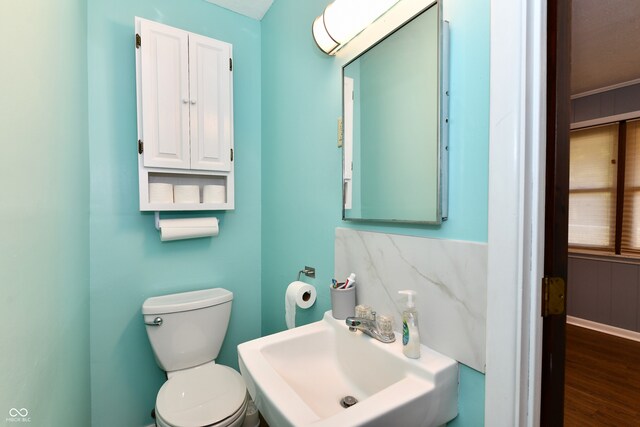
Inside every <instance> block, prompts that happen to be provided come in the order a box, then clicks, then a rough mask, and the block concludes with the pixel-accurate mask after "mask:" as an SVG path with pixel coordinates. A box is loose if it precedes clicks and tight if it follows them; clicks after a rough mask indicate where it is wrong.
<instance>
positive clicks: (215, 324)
mask: <svg viewBox="0 0 640 427" xmlns="http://www.w3.org/2000/svg"><path fill="white" fill-rule="evenodd" d="M232 300H233V294H232V293H231V292H230V291H228V290H226V289H222V288H214V289H204V290H201V291H192V292H183V293H179V294H171V295H163V296H158V297H152V298H148V299H147V300H145V302H144V303H143V304H142V314H143V317H144V322H145V325H146V326H145V327H146V329H147V335H148V336H149V341H150V342H151V347H152V348H153V352H154V354H155V357H156V361H157V362H158V365H159V366H160V367H161V368H162V369H163V370H165V371H167V372H172V371H177V370H180V369H186V368H191V367H194V366H198V365H201V364H203V363H206V362H210V361H212V360H215V358H216V357H218V353H219V352H220V347H221V346H222V342H223V341H224V336H225V334H226V333H227V326H228V325H229V317H230V315H231V301H232Z"/></svg>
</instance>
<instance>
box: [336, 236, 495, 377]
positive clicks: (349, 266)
mask: <svg viewBox="0 0 640 427" xmlns="http://www.w3.org/2000/svg"><path fill="white" fill-rule="evenodd" d="M351 272H354V273H356V275H357V279H356V298H357V303H358V304H368V305H370V306H371V307H373V309H374V310H375V311H377V312H378V313H379V314H390V315H393V317H394V322H395V323H394V329H395V330H396V331H398V332H399V331H400V329H401V326H400V325H401V324H402V322H401V313H402V310H403V308H404V300H405V298H404V297H402V296H401V295H399V294H398V291H400V290H403V289H413V290H414V291H416V292H417V294H418V295H417V301H416V308H417V310H418V316H419V318H418V320H419V327H420V341H421V342H422V343H423V344H425V345H427V346H429V347H431V348H433V349H434V350H437V351H439V352H440V353H443V354H445V355H447V356H449V357H452V358H454V359H456V360H457V361H459V362H461V363H464V364H465V365H467V366H470V367H471V368H473V369H476V370H478V371H480V372H484V371H485V336H486V307H487V245H486V244H485V243H476V242H466V241H457V240H442V239H431V238H425V237H415V236H402V235H396V234H385V233H373V232H367V231H358V230H353V229H347V228H336V240H335V277H336V278H337V279H339V280H341V279H343V278H346V277H347V276H348V275H349V273H351Z"/></svg>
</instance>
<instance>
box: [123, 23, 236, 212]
mask: <svg viewBox="0 0 640 427" xmlns="http://www.w3.org/2000/svg"><path fill="white" fill-rule="evenodd" d="M135 26H136V86H137V99H138V153H139V154H138V156H139V159H138V167H139V176H140V210H143V211H164V210H218V209H233V208H234V204H233V200H234V197H233V90H232V87H233V63H232V46H231V45H230V44H229V43H225V42H222V41H219V40H214V39H211V38H208V37H203V36H201V35H198V34H193V33H190V32H187V31H183V30H180V29H177V28H173V27H170V26H167V25H163V24H159V23H157V22H153V21H148V20H145V19H142V18H136V20H135ZM153 182H163V183H170V184H173V185H180V184H183V183H188V184H198V185H200V192H201V203H199V204H193V203H190V204H175V203H162V204H159V203H151V202H150V201H149V184H150V183H153ZM207 184H215V185H220V184H223V185H224V186H225V189H226V197H225V200H224V202H219V203H218V202H216V203H202V190H203V186H204V185H207Z"/></svg>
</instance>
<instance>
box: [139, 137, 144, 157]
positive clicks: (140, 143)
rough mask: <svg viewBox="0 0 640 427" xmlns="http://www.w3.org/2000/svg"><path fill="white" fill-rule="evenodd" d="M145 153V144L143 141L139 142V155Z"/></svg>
mask: <svg viewBox="0 0 640 427" xmlns="http://www.w3.org/2000/svg"><path fill="white" fill-rule="evenodd" d="M143 151H144V142H142V140H141V139H139V140H138V154H142V152H143Z"/></svg>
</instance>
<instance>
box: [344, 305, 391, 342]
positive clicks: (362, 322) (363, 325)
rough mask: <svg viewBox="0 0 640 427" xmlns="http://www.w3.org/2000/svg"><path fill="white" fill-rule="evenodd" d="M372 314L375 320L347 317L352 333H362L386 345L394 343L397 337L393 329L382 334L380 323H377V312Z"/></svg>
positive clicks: (346, 321)
mask: <svg viewBox="0 0 640 427" xmlns="http://www.w3.org/2000/svg"><path fill="white" fill-rule="evenodd" d="M371 314H372V315H373V319H365V318H363V317H347V319H346V320H345V323H346V324H347V326H348V327H349V330H350V331H351V332H355V331H362V332H364V333H365V334H367V335H369V336H370V337H372V338H375V339H377V340H378V341H380V342H383V343H385V344H388V343H392V342H394V341H395V340H396V336H395V335H394V333H393V331H392V330H391V328H389V331H388V332H387V331H385V332H382V331H381V330H380V328H379V327H378V322H376V312H375V311H374V312H372V313H371Z"/></svg>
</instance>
